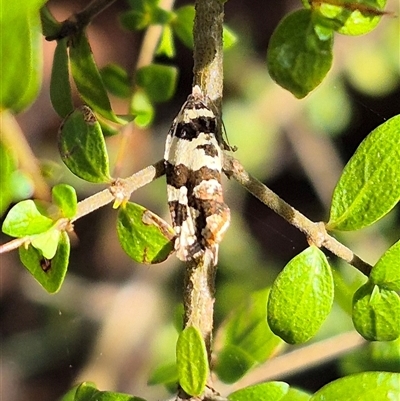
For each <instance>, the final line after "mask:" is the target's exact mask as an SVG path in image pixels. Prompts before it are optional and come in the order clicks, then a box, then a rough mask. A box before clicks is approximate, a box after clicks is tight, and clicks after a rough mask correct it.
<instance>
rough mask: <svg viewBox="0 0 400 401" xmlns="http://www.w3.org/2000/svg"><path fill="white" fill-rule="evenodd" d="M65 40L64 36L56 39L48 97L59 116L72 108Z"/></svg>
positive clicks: (67, 112)
mask: <svg viewBox="0 0 400 401" xmlns="http://www.w3.org/2000/svg"><path fill="white" fill-rule="evenodd" d="M67 41H68V38H64V39H61V40H59V41H58V43H57V47H56V50H55V52H54V60H53V66H52V69H51V81H50V99H51V104H52V105H53V107H54V110H55V111H56V112H57V114H58V115H59V116H60V117H63V118H65V117H66V116H67V115H68V114H69V113H71V112H72V111H73V109H74V106H73V104H72V96H71V85H70V83H69V70H68V54H67Z"/></svg>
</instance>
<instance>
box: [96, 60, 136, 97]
mask: <svg viewBox="0 0 400 401" xmlns="http://www.w3.org/2000/svg"><path fill="white" fill-rule="evenodd" d="M100 75H101V78H102V80H103V82H104V85H105V87H106V88H107V90H108V91H109V92H110V93H112V94H113V95H115V96H118V97H121V98H127V97H129V96H130V95H131V92H132V89H131V83H130V80H129V76H128V73H127V71H126V70H124V69H123V68H122V67H121V66H120V65H118V64H108V65H106V66H105V67H103V68H102V69H101V70H100Z"/></svg>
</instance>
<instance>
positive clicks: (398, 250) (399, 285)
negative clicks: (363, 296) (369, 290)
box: [369, 241, 400, 291]
mask: <svg viewBox="0 0 400 401" xmlns="http://www.w3.org/2000/svg"><path fill="white" fill-rule="evenodd" d="M369 279H370V281H371V282H372V283H374V284H376V285H379V286H380V287H382V288H386V289H388V290H393V291H400V241H397V242H396V243H395V244H394V245H392V246H391V247H390V248H389V249H388V250H387V251H386V252H385V253H384V255H383V256H382V257H381V258H380V259H379V260H378V262H377V263H376V265H375V266H374V267H373V268H372V270H371V274H370V276H369Z"/></svg>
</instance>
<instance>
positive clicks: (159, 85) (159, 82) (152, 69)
mask: <svg viewBox="0 0 400 401" xmlns="http://www.w3.org/2000/svg"><path fill="white" fill-rule="evenodd" d="M177 79H178V70H177V68H176V67H171V66H167V65H161V64H150V65H147V66H145V67H142V68H139V69H138V70H137V72H136V83H137V85H138V86H140V87H141V88H143V89H144V91H145V92H146V94H147V96H148V97H149V99H150V101H151V102H166V101H167V100H169V99H170V98H171V97H172V96H173V94H174V92H175V88H176V82H177Z"/></svg>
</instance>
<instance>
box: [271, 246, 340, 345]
mask: <svg viewBox="0 0 400 401" xmlns="http://www.w3.org/2000/svg"><path fill="white" fill-rule="evenodd" d="M333 288H334V283H333V276H332V271H331V268H330V266H329V264H328V261H327V260H326V257H325V255H324V254H323V253H322V252H321V251H320V250H319V249H318V248H317V247H315V246H311V247H309V248H308V249H306V250H305V251H303V252H302V253H300V254H299V255H297V256H296V257H295V258H293V259H292V260H291V261H290V262H289V263H288V264H287V265H286V266H285V268H284V269H283V270H282V272H281V273H280V274H279V275H278V277H277V278H276V280H275V282H274V284H273V286H272V289H271V293H270V296H269V301H268V323H269V325H270V327H271V329H272V331H273V332H274V333H275V334H276V335H278V336H279V337H281V338H282V339H283V340H285V341H286V342H288V343H290V344H295V343H302V342H304V341H307V340H309V339H310V338H311V337H312V336H314V335H315V334H316V332H317V331H318V330H319V328H320V327H321V324H322V323H323V322H324V320H325V319H326V317H327V316H328V314H329V312H330V310H331V308H332V303H333V292H334V291H333Z"/></svg>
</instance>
